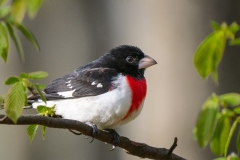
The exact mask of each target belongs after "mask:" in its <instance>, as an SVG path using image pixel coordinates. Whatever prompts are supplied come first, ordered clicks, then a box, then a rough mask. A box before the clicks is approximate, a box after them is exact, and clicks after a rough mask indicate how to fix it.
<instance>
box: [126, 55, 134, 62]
mask: <svg viewBox="0 0 240 160" xmlns="http://www.w3.org/2000/svg"><path fill="white" fill-rule="evenodd" d="M126 61H127V62H128V63H134V62H135V61H136V58H133V57H132V56H128V57H127V58H126Z"/></svg>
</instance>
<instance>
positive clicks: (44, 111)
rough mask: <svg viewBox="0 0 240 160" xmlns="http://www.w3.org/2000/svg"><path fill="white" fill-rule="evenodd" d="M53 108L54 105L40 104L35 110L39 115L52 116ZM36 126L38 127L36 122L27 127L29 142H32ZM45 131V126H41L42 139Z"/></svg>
mask: <svg viewBox="0 0 240 160" xmlns="http://www.w3.org/2000/svg"><path fill="white" fill-rule="evenodd" d="M54 108H55V106H53V107H46V106H43V105H40V106H38V107H37V112H38V113H39V115H41V116H46V117H53V116H55V110H54ZM38 127H39V125H38V124H34V125H29V126H28V127H27V134H28V137H29V140H30V142H31V143H32V141H33V138H34V137H35V135H36V133H37V129H38ZM45 133H46V126H42V138H43V139H44V136H45Z"/></svg>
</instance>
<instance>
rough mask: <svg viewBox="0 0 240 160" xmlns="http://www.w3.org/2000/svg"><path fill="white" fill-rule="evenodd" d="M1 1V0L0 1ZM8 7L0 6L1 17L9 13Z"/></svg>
mask: <svg viewBox="0 0 240 160" xmlns="http://www.w3.org/2000/svg"><path fill="white" fill-rule="evenodd" d="M0 3H1V2H0ZM10 9H11V8H10V7H4V8H0V17H1V18H3V17H5V16H7V15H8V14H9V13H10Z"/></svg>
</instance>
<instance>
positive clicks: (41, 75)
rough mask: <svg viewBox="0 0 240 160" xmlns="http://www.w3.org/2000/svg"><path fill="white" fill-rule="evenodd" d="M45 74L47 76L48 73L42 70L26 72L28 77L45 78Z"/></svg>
mask: <svg viewBox="0 0 240 160" xmlns="http://www.w3.org/2000/svg"><path fill="white" fill-rule="evenodd" d="M47 76H48V73H47V72H43V71H38V72H32V73H28V77H29V78H30V79H43V78H46V77H47Z"/></svg>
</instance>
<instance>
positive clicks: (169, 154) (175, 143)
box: [166, 137, 178, 160]
mask: <svg viewBox="0 0 240 160" xmlns="http://www.w3.org/2000/svg"><path fill="white" fill-rule="evenodd" d="M177 141H178V139H177V137H175V138H174V142H173V144H172V146H171V148H170V149H169V151H168V153H167V156H166V160H168V159H169V158H170V157H171V155H172V152H173V150H174V149H175V148H176V147H177Z"/></svg>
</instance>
